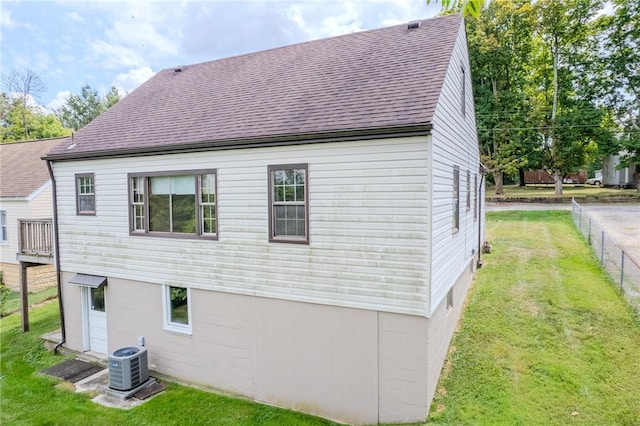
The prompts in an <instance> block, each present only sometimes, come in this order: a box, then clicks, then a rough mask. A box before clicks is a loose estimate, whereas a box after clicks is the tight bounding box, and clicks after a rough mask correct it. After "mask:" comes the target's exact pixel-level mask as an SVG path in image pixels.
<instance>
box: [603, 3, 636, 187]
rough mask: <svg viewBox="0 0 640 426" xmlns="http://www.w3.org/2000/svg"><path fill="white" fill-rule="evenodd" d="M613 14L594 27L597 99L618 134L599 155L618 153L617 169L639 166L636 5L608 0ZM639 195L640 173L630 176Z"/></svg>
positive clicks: (606, 16) (604, 16)
mask: <svg viewBox="0 0 640 426" xmlns="http://www.w3.org/2000/svg"><path fill="white" fill-rule="evenodd" d="M611 3H612V4H613V7H614V10H613V15H603V16H601V17H600V19H599V21H598V24H599V25H600V28H602V30H603V36H602V37H601V38H600V41H601V45H600V50H599V52H600V54H601V61H600V62H599V63H600V65H601V68H600V75H599V77H600V78H599V80H598V81H599V83H600V84H599V89H600V92H599V94H600V96H601V98H602V99H603V101H604V103H605V104H606V105H608V106H609V107H610V108H612V109H613V110H614V111H615V116H616V121H617V122H618V123H619V124H620V128H621V135H620V137H619V139H618V141H617V142H618V143H617V144H611V145H610V146H609V149H608V150H603V152H602V154H605V155H607V154H617V153H618V152H620V151H621V152H622V153H623V154H624V155H623V156H622V158H621V160H622V161H621V163H620V167H629V166H630V165H631V163H635V164H636V165H638V163H640V3H638V2H636V1H629V0H612V2H611ZM634 175H635V176H634V177H635V181H636V188H637V189H638V192H640V170H638V167H637V166H636V170H635V173H634Z"/></svg>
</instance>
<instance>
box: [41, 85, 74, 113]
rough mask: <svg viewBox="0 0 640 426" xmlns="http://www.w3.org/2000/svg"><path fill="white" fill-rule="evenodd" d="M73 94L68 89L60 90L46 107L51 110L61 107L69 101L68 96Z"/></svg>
mask: <svg viewBox="0 0 640 426" xmlns="http://www.w3.org/2000/svg"><path fill="white" fill-rule="evenodd" d="M70 95H71V92H70V91H68V90H64V91H62V92H58V93H57V94H56V97H55V99H54V100H52V101H51V102H49V103H48V104H47V105H46V106H45V109H46V110H47V111H49V112H53V110H54V109H56V108H60V107H61V106H62V105H64V104H65V103H66V102H67V98H68V97H69V96H70Z"/></svg>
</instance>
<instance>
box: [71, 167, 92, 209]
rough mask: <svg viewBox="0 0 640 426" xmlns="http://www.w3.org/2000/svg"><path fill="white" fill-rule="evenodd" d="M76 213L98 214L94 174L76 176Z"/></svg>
mask: <svg viewBox="0 0 640 426" xmlns="http://www.w3.org/2000/svg"><path fill="white" fill-rule="evenodd" d="M76 213H77V214H79V215H95V214H96V194H95V184H94V178H93V173H86V174H77V175H76Z"/></svg>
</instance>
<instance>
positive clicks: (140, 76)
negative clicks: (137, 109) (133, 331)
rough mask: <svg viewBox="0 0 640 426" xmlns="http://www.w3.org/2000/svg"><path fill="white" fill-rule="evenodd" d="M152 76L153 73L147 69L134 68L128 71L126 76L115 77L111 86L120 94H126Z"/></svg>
mask: <svg viewBox="0 0 640 426" xmlns="http://www.w3.org/2000/svg"><path fill="white" fill-rule="evenodd" d="M154 75H155V72H153V70H151V68H149V67H141V68H136V69H132V70H129V72H127V73H126V74H118V75H116V78H114V79H113V82H112V83H111V85H112V86H115V87H116V88H117V89H118V91H119V92H120V93H121V94H127V93H130V92H131V91H132V90H134V89H135V88H137V87H138V86H140V85H141V84H142V83H144V82H145V81H147V80H149V79H150V78H151V77H153V76H154Z"/></svg>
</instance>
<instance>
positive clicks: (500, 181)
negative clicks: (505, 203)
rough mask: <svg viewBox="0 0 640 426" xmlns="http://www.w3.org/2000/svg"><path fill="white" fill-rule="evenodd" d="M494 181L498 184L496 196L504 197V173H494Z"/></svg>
mask: <svg viewBox="0 0 640 426" xmlns="http://www.w3.org/2000/svg"><path fill="white" fill-rule="evenodd" d="M493 180H494V181H495V183H496V195H504V184H503V179H502V172H500V171H495V172H493Z"/></svg>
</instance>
